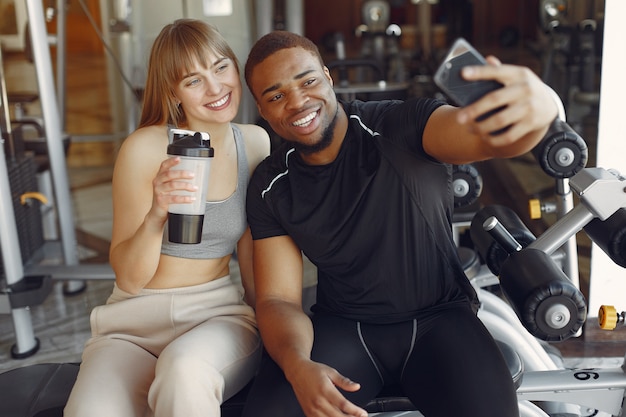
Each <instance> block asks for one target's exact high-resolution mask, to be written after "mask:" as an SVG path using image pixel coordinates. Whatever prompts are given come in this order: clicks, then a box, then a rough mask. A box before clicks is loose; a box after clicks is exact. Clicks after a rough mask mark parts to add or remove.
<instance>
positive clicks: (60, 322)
mask: <svg viewBox="0 0 626 417" xmlns="http://www.w3.org/2000/svg"><path fill="white" fill-rule="evenodd" d="M505 52H506V51H505ZM505 52H503V53H501V54H498V53H497V52H496V54H498V55H499V56H500V57H502V60H503V61H508V62H515V61H517V62H519V60H520V59H527V61H526V62H524V63H525V64H526V65H529V66H531V67H533V66H534V68H536V65H537V62H536V61H534V60H533V59H534V58H533V57H532V56H529V55H528V54H525V55H523V56H524V57H525V58H520V56H519V55H518V54H515V53H511V55H510V56H507V53H505ZM4 66H5V74H6V79H7V87H8V90H9V92H11V91H37V85H36V78H35V71H34V68H33V66H32V64H31V63H30V62H28V61H27V60H26V59H25V58H24V56H23V55H21V54H18V53H10V54H5V56H4ZM109 109H110V104H109V97H108V92H107V75H106V65H105V62H104V58H103V57H101V56H70V57H68V61H67V95H66V123H65V126H66V131H67V132H70V135H71V136H72V137H75V138H77V140H74V141H72V143H71V145H70V149H69V153H68V157H67V164H68V175H69V183H70V184H69V186H70V191H71V196H72V208H73V211H74V216H75V225H76V227H75V231H76V239H77V242H78V244H79V254H80V257H81V262H84V263H103V262H107V258H108V246H109V240H110V234H111V222H112V215H111V175H112V167H113V162H114V157H115V156H114V155H115V149H116V147H117V146H118V145H119V144H118V143H115V142H114V141H110V140H99V137H101V136H106V135H109V134H110V132H111V130H112V118H111V115H110V111H109ZM24 110H25V111H26V113H27V114H29V115H33V116H36V115H38V114H40V108H39V103H38V102H33V103H30V104H27V105H26V106H25V109H24ZM584 127H585V129H586V133H588V136H584V138H585V140H586V141H587V143H588V144H589V145H590V149H592V148H593V143H594V142H595V137H594V135H595V130H594V129H595V125H594V118H593V115H591V116H590V117H589V118H588V123H587V124H585V126H584ZM592 159H593V155H590V164H591V163H592ZM478 169H479V171H480V172H481V174H482V176H483V182H484V190H483V195H482V196H481V203H483V204H491V203H494V202H497V203H500V204H507V205H510V206H511V207H514V208H517V211H518V212H519V213H520V217H522V218H523V219H524V220H525V221H527V222H528V224H529V229H530V230H531V231H532V232H533V233H535V234H539V233H541V231H542V230H544V229H545V228H546V227H547V225H548V224H549V223H550V222H552V221H554V219H550V218H549V216H546V218H544V219H542V220H532V221H529V220H527V219H526V218H524V217H525V216H524V213H525V212H526V206H527V200H528V198H529V196H535V197H546V198H549V197H550V196H551V192H552V190H553V189H554V188H553V187H554V184H553V180H552V179H551V178H548V177H547V175H545V174H544V173H543V172H541V170H540V168H538V167H537V166H536V164H535V163H534V161H533V160H532V157H527V156H524V157H520V158H516V159H515V160H512V161H494V162H492V163H482V164H480V165H479V166H478ZM494 178H498V179H499V181H494V180H493V179H494ZM589 255H590V243H589V242H588V241H585V240H584V237H581V238H579V265H580V275H581V289H582V290H583V293H585V295H587V291H588V282H589ZM233 269H234V271H233V272H234V273H236V271H237V267H236V264H234V263H233ZM314 282H315V272H314V268H313V267H310V268H309V269H308V270H307V275H306V277H305V284H306V285H309V284H313V283H314ZM112 285H113V282H112V281H110V280H90V281H87V286H86V290H85V291H83V292H81V293H78V294H76V295H72V296H68V295H65V294H64V292H63V283H62V282H57V283H55V285H54V288H53V291H52V294H51V295H50V296H48V297H47V299H46V300H45V302H44V303H43V304H41V305H39V306H33V307H32V308H31V310H30V312H31V316H32V321H33V328H34V332H35V335H36V337H37V338H38V339H39V341H40V350H39V351H38V352H37V353H36V354H34V355H32V356H30V357H28V358H24V359H17V360H16V359H13V358H12V357H11V354H10V350H11V346H12V345H13V344H14V343H15V338H14V329H13V322H12V320H11V317H10V316H8V315H2V316H0V372H2V371H5V370H9V369H13V368H17V367H22V366H27V365H30V364H35V363H48V362H78V361H80V356H81V353H82V348H83V345H84V343H85V341H86V340H87V338H88V337H89V313H90V311H91V309H92V308H93V307H94V306H96V305H99V304H102V303H104V301H105V300H106V298H107V297H108V295H109V294H110V292H111V288H112ZM625 341H626V331H621V332H619V331H618V332H613V333H602V332H601V331H600V330H598V328H597V324H596V323H588V325H587V326H586V328H585V330H584V332H583V334H582V336H580V337H578V338H575V339H571V340H569V341H566V342H562V343H555V344H554V346H555V347H556V348H557V349H559V350H560V351H561V354H562V355H563V357H564V359H565V360H566V361H567V362H566V363H567V364H568V365H571V366H580V365H584V366H589V367H594V366H604V365H607V366H614V365H615V364H618V363H621V361H622V360H623V354H624V350H623V349H624V346H625V344H624V342H625Z"/></svg>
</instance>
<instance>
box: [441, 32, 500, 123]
mask: <svg viewBox="0 0 626 417" xmlns="http://www.w3.org/2000/svg"><path fill="white" fill-rule="evenodd" d="M474 65H487V60H486V59H485V58H484V57H483V56H482V55H481V54H480V53H479V52H478V51H477V50H476V49H475V48H474V47H473V46H472V45H470V44H469V43H468V42H467V41H466V40H465V39H463V38H459V39H457V40H456V41H455V42H454V44H453V45H452V47H451V48H450V50H449V52H448V54H447V55H446V58H445V59H444V61H443V62H442V63H441V65H440V66H439V68H438V69H437V72H436V73H435V76H434V81H435V84H436V85H437V86H438V87H439V88H440V89H441V90H442V91H443V92H444V93H445V94H446V96H448V97H449V98H450V100H451V101H452V102H453V103H454V104H456V105H458V106H461V107H464V106H467V105H469V104H472V103H474V102H475V101H477V100H479V99H480V98H482V97H483V96H484V95H486V94H488V93H490V92H492V91H494V90H497V89H499V88H501V87H503V85H502V84H500V83H499V82H497V81H494V80H467V79H465V78H464V77H463V75H462V69H463V68H464V67H467V66H474ZM505 107H506V106H501V107H498V108H496V109H493V110H491V111H488V112H486V113H484V114H482V115H480V116H479V117H478V118H477V119H476V120H477V121H481V120H485V119H487V118H488V117H490V116H491V115H493V114H495V113H497V112H498V111H500V110H502V109H504V108H505ZM507 129H508V127H505V128H503V129H499V130H497V131H495V132H491V134H492V135H498V134H500V133H503V132H505V131H506V130H507Z"/></svg>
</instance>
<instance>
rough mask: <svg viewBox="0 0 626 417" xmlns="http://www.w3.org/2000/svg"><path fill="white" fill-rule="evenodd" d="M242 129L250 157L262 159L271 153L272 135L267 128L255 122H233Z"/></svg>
mask: <svg viewBox="0 0 626 417" xmlns="http://www.w3.org/2000/svg"><path fill="white" fill-rule="evenodd" d="M233 125H234V126H236V127H237V128H238V129H239V130H240V131H241V135H242V137H243V140H244V143H245V144H246V153H247V155H248V158H249V159H254V160H256V161H260V160H262V159H264V158H265V157H266V156H267V155H269V153H270V137H269V134H268V133H267V131H266V130H265V129H263V128H262V127H261V126H258V125H254V124H239V123H233Z"/></svg>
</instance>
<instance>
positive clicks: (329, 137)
mask: <svg viewBox="0 0 626 417" xmlns="http://www.w3.org/2000/svg"><path fill="white" fill-rule="evenodd" d="M338 114H339V103H337V110H336V111H335V115H334V116H333V119H332V120H331V121H330V123H329V124H328V126H326V128H325V129H324V132H323V133H322V138H321V140H320V141H319V142H317V143H314V144H312V145H307V144H303V143H300V142H296V141H294V142H292V141H289V142H291V143H292V144H293V147H294V148H296V150H297V151H298V152H300V153H301V154H303V155H312V154H314V153H317V152H320V151H323V150H324V149H326V148H328V147H329V146H330V144H331V143H332V142H333V136H334V134H335V126H336V125H337V119H338V117H337V115H338Z"/></svg>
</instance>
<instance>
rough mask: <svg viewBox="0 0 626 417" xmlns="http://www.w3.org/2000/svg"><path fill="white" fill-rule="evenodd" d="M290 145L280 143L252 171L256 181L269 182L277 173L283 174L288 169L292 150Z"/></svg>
mask: <svg viewBox="0 0 626 417" xmlns="http://www.w3.org/2000/svg"><path fill="white" fill-rule="evenodd" d="M294 151H295V150H294V148H293V147H292V146H288V144H285V143H283V144H281V145H280V146H279V147H277V148H276V149H274V150H273V151H272V152H271V153H270V154H269V155H268V156H267V157H266V158H265V159H264V160H263V161H261V163H260V164H259V165H258V166H257V168H256V170H255V171H254V175H253V179H254V181H255V182H257V183H259V182H260V183H269V182H271V181H273V180H274V179H275V178H276V177H277V176H279V175H285V174H286V172H287V171H288V169H289V158H290V156H291V153H292V152H294Z"/></svg>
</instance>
